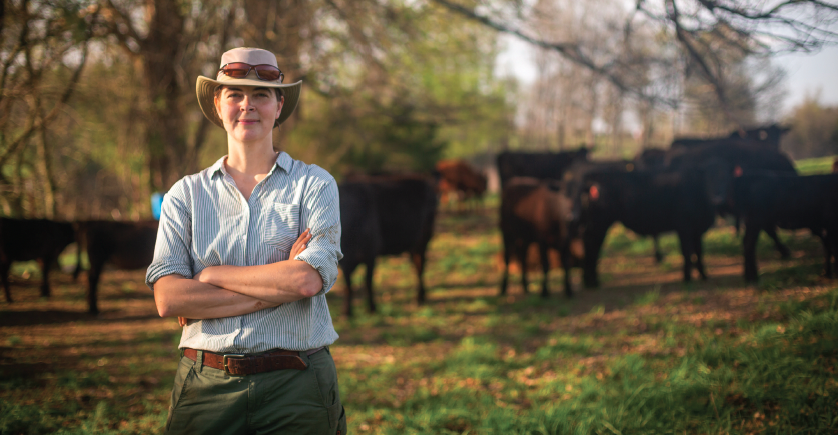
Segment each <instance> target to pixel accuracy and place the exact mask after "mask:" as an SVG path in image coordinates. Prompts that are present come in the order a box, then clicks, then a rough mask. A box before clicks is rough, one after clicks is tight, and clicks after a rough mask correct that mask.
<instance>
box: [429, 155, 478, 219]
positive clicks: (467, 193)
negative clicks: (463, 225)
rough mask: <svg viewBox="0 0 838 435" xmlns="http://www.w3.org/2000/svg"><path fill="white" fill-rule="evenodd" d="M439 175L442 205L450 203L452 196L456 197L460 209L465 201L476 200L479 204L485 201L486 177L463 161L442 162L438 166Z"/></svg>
mask: <svg viewBox="0 0 838 435" xmlns="http://www.w3.org/2000/svg"><path fill="white" fill-rule="evenodd" d="M436 172H437V174H438V175H439V182H438V183H437V190H438V192H439V195H440V203H441V204H445V203H447V202H448V201H449V196H450V195H456V196H457V198H458V200H459V203H460V209H461V210H462V205H463V203H464V202H465V201H467V200H469V199H475V200H477V202H478V203H480V202H481V201H482V200H483V194H484V193H485V192H486V184H487V181H486V176H485V175H483V174H481V173H480V172H479V171H477V170H476V169H474V168H473V167H472V166H471V165H469V164H468V163H466V162H465V161H463V160H440V161H439V162H437V164H436Z"/></svg>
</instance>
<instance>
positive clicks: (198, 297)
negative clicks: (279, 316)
mask: <svg viewBox="0 0 838 435" xmlns="http://www.w3.org/2000/svg"><path fill="white" fill-rule="evenodd" d="M154 301H155V303H156V304H157V312H158V313H159V314H160V317H186V318H189V319H217V318H220V317H231V316H239V315H242V314H249V313H252V312H255V311H259V310H263V309H265V308H270V307H275V306H278V305H280V303H277V302H271V301H267V300H264V299H259V298H255V297H252V296H248V295H245V294H242V293H237V292H234V291H230V290H226V289H223V288H219V287H218V286H214V285H211V284H207V283H203V282H200V281H198V280H195V279H188V278H184V277H182V276H180V275H168V276H164V277H162V278H160V279H159V280H157V282H156V283H155V284H154Z"/></svg>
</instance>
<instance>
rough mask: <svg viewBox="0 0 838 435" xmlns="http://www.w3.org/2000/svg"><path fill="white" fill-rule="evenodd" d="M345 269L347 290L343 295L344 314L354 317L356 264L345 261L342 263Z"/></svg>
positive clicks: (342, 267) (344, 279)
mask: <svg viewBox="0 0 838 435" xmlns="http://www.w3.org/2000/svg"><path fill="white" fill-rule="evenodd" d="M340 267H341V269H343V281H344V282H345V283H346V292H345V293H344V295H343V315H344V316H346V317H352V272H354V271H355V267H357V265H356V264H349V263H344V264H341V265H340Z"/></svg>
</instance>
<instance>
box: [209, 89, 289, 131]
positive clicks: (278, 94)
mask: <svg viewBox="0 0 838 435" xmlns="http://www.w3.org/2000/svg"><path fill="white" fill-rule="evenodd" d="M222 89H224V85H218V87H216V88H215V92H213V96H214V97H215V98H219V97H220V96H221V90H222ZM274 92H275V93H276V101H279V100H280V99H281V98H282V97H283V96H285V93H284V92H282V88H274ZM276 127H279V120H278V119H275V120H274V128H276Z"/></svg>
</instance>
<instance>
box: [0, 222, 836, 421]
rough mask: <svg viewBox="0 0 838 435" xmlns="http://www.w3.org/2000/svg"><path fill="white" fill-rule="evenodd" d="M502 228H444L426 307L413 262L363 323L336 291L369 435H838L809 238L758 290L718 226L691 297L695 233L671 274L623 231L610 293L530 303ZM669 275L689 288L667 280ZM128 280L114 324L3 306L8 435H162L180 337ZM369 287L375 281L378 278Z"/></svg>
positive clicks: (821, 290)
mask: <svg viewBox="0 0 838 435" xmlns="http://www.w3.org/2000/svg"><path fill="white" fill-rule="evenodd" d="M496 218H497V217H496V214H495V213H493V212H492V213H489V212H486V213H485V214H482V215H467V214H466V215H457V214H454V213H451V214H445V215H443V216H442V217H441V219H440V221H439V222H438V224H439V228H438V233H437V236H436V237H435V239H434V240H433V242H432V244H431V250H430V251H429V253H428V258H429V259H428V265H427V270H426V276H425V278H426V285H427V286H428V288H429V289H430V291H429V301H428V303H427V304H426V305H423V306H417V305H416V302H415V291H416V290H415V287H416V276H415V273H414V271H413V269H412V265H411V263H410V261H409V260H408V259H407V258H406V257H405V256H400V257H392V258H384V259H382V260H381V261H380V262H379V264H378V267H377V271H376V275H375V289H376V300H377V301H378V311H377V312H376V313H374V314H368V313H367V309H366V302H365V299H364V295H359V296H358V298H357V299H356V300H355V301H354V303H355V309H356V315H355V317H354V318H352V319H346V318H344V317H342V316H341V315H339V312H340V307H341V306H342V303H343V287H342V286H343V283H342V282H340V284H338V285H336V287H335V289H333V290H332V291H331V292H330V293H329V295H328V298H327V299H328V302H329V305H330V310H331V311H332V314H333V322H334V325H335V328H336V330H337V331H338V333H339V334H340V339H339V340H338V341H337V342H336V343H335V345H334V346H332V349H331V351H332V353H333V355H334V356H335V359H336V362H337V366H338V374H339V377H340V390H341V395H342V398H343V400H344V405H345V407H346V410H347V415H348V423H349V428H350V431H351V432H352V433H359V434H404V433H433V434H437V433H439V434H454V433H471V434H475V433H481V434H483V433H487V434H570V433H573V434H605V433H612V434H613V433H623V434H633V433H679V434H682V433H690V434H692V433H702V434H704V433H708V434H727V433H742V434H744V433H835V432H836V429H838V404H836V400H838V377H836V373H835V370H836V369H835V368H836V367H838V289H836V287H835V286H834V285H833V284H832V282H829V281H826V280H824V279H823V278H821V277H819V272H820V268H821V266H822V265H821V263H820V261H821V254H820V251H819V249H820V245H819V243H818V242H817V241H813V240H812V238H811V236H809V235H806V234H796V233H793V234H789V233H785V234H783V235H782V237H783V238H784V241H786V242H787V243H788V244H789V247H790V248H791V249H792V252H793V258H792V259H790V260H779V259H778V257H779V256H778V255H777V254H776V251H774V248H773V246H772V245H771V242H770V241H767V240H765V241H764V240H761V241H760V248H759V249H760V250H759V251H758V256H759V257H760V273H761V275H760V279H761V282H760V284H759V285H758V286H746V285H744V283H742V281H741V260H740V256H741V252H740V251H741V245H740V243H739V241H738V239H737V238H736V236H735V234H734V231H733V229H732V228H731V227H720V228H714V229H712V230H711V231H710V232H708V234H707V236H706V238H705V251H706V252H707V259H708V262H709V264H713V265H714V266H711V267H710V270H709V274H710V276H711V279H710V280H709V281H708V282H695V283H693V284H690V285H682V284H681V283H680V273H678V272H680V267H681V259H680V254H679V250H678V242H677V238H675V237H674V236H672V235H667V236H664V237H663V238H661V244H662V247H663V248H664V251H665V253H666V258H665V263H664V265H656V264H654V261H653V258H652V245H651V241H650V239H646V238H640V237H637V236H635V235H633V234H631V233H630V232H628V231H626V230H625V229H624V228H622V227H615V228H614V229H612V234H611V235H610V236H609V237H610V238H609V240H608V242H607V243H608V244H607V245H606V247H605V249H606V251H605V252H606V256H605V257H603V261H602V264H601V269H602V270H601V272H602V273H601V278H602V280H603V282H605V283H606V284H610V287H609V286H604V287H603V288H601V289H598V290H587V289H584V288H582V287H581V284H580V283H579V282H578V281H579V280H578V278H579V277H578V276H576V277H575V278H576V280H575V281H576V282H575V287H574V297H573V298H571V299H568V298H566V297H565V296H564V294H563V293H562V292H561V291H560V289H561V285H562V281H563V279H562V274H563V271H561V270H560V269H557V270H554V271H551V274H550V286H551V295H550V296H549V297H548V298H547V299H544V298H542V297H541V296H540V295H539V294H538V293H537V292H538V291H540V273H534V274H532V276H531V281H533V283H535V286H534V290H536V293H530V294H523V293H522V292H521V289H520V287H519V282H520V280H519V279H520V278H519V276H518V275H517V274H516V273H513V276H511V277H510V283H511V284H513V283H514V284H515V285H511V286H510V291H509V293H508V294H507V295H505V296H503V297H501V296H498V289H497V282H498V278H499V276H500V274H499V269H498V267H497V258H498V253H499V252H500V238H499V232H498V231H497V227H496ZM727 269H731V270H727ZM721 270H726V271H727V272H726V274H722V272H721ZM673 272H674V273H673ZM666 273H670V275H665V276H668V277H672V276H674V278H665V279H661V278H659V277H660V276H663V275H664V274H666ZM119 276H122V275H108V276H107V277H106V278H107V279H106V281H107V282H108V284H107V285H105V286H103V290H102V291H103V294H102V297H103V301H106V302H107V303H108V304H110V305H109V308H108V310H109V311H107V312H106V317H104V318H88V317H84V316H81V315H76V314H74V313H72V312H69V311H68V308H67V307H66V304H67V303H68V302H69V301H71V300H73V298H75V299H79V302H83V301H81V300H82V299H83V297H84V291H83V287H82V284H81V283H72V282H71V281H70V280H69V278H68V277H66V276H64V275H62V274H58V277H57V278H56V279H58V281H57V282H56V284H55V287H56V292H55V293H56V294H57V295H61V297H63V298H64V299H60V298H59V299H56V300H49V301H47V300H42V299H41V298H39V297H38V295H37V289H36V288H35V287H34V286H32V287H31V288H25V289H23V290H25V291H18V293H17V294H20V295H21V302H16V304H15V305H14V306H7V307H4V309H6V310H7V311H3V312H2V313H0V316H4V317H3V319H4V320H3V322H5V323H2V324H0V325H2V328H3V329H2V330H0V332H2V344H3V346H4V347H2V349H0V350H2V352H3V357H4V359H1V360H0V434H7V433H8V434H19V433H27V434H36V435H40V434H51V433H62V434H84V433H104V434H146V433H158V432H159V431H160V428H161V427H162V426H163V424H164V423H165V419H166V410H167V407H168V398H169V394H170V389H171V380H172V376H173V374H174V370H175V367H176V365H177V361H178V356H179V355H178V352H177V350H176V346H177V343H178V342H179V340H180V329H179V328H178V327H177V326H176V325H174V324H173V320H172V319H159V318H157V317H156V312H155V311H154V304H153V302H152V299H151V296H150V294H148V295H147V298H146V296H145V295H146V293H144V288H143V285H142V272H138V273H136V274H134V275H130V277H129V278H124V277H123V278H118V277H119ZM630 280H636V281H637V282H640V283H641V284H636V283H634V281H630ZM656 280H657V281H656ZM29 281H31V278H30V280H29ZM353 282H356V283H357V284H358V285H359V286H360V284H361V283H362V282H363V272H362V271H360V270H359V271H357V272H356V276H354V277H353ZM615 282H617V284H613V283H615ZM359 293H363V292H362V291H361V292H359ZM138 295H139V296H138ZM73 302H74V303H75V300H73ZM62 304H63V305H62ZM81 306H82V305H79V307H81ZM79 309H82V308H79ZM15 310H20V312H23V313H27V312H29V313H36V314H35V315H34V316H35V317H36V318H35V319H32V318H30V317H26V314H23V315H21V314H18V311H15ZM45 310H52V311H51V312H50V314H48V315H45V314H41V313H44V312H45ZM56 313H63V315H65V316H71V317H69V318H67V319H62V318H51V317H50V316H56V315H58V314H56ZM13 316H18V317H13ZM38 316H40V317H38ZM73 316H74V317H73ZM12 318H17V319H25V321H23V320H17V322H19V324H16V323H14V322H15V321H13V320H8V319H12ZM27 322H28V323H27ZM127 355H130V356H131V357H130V358H128V357H126V356H127Z"/></svg>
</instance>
